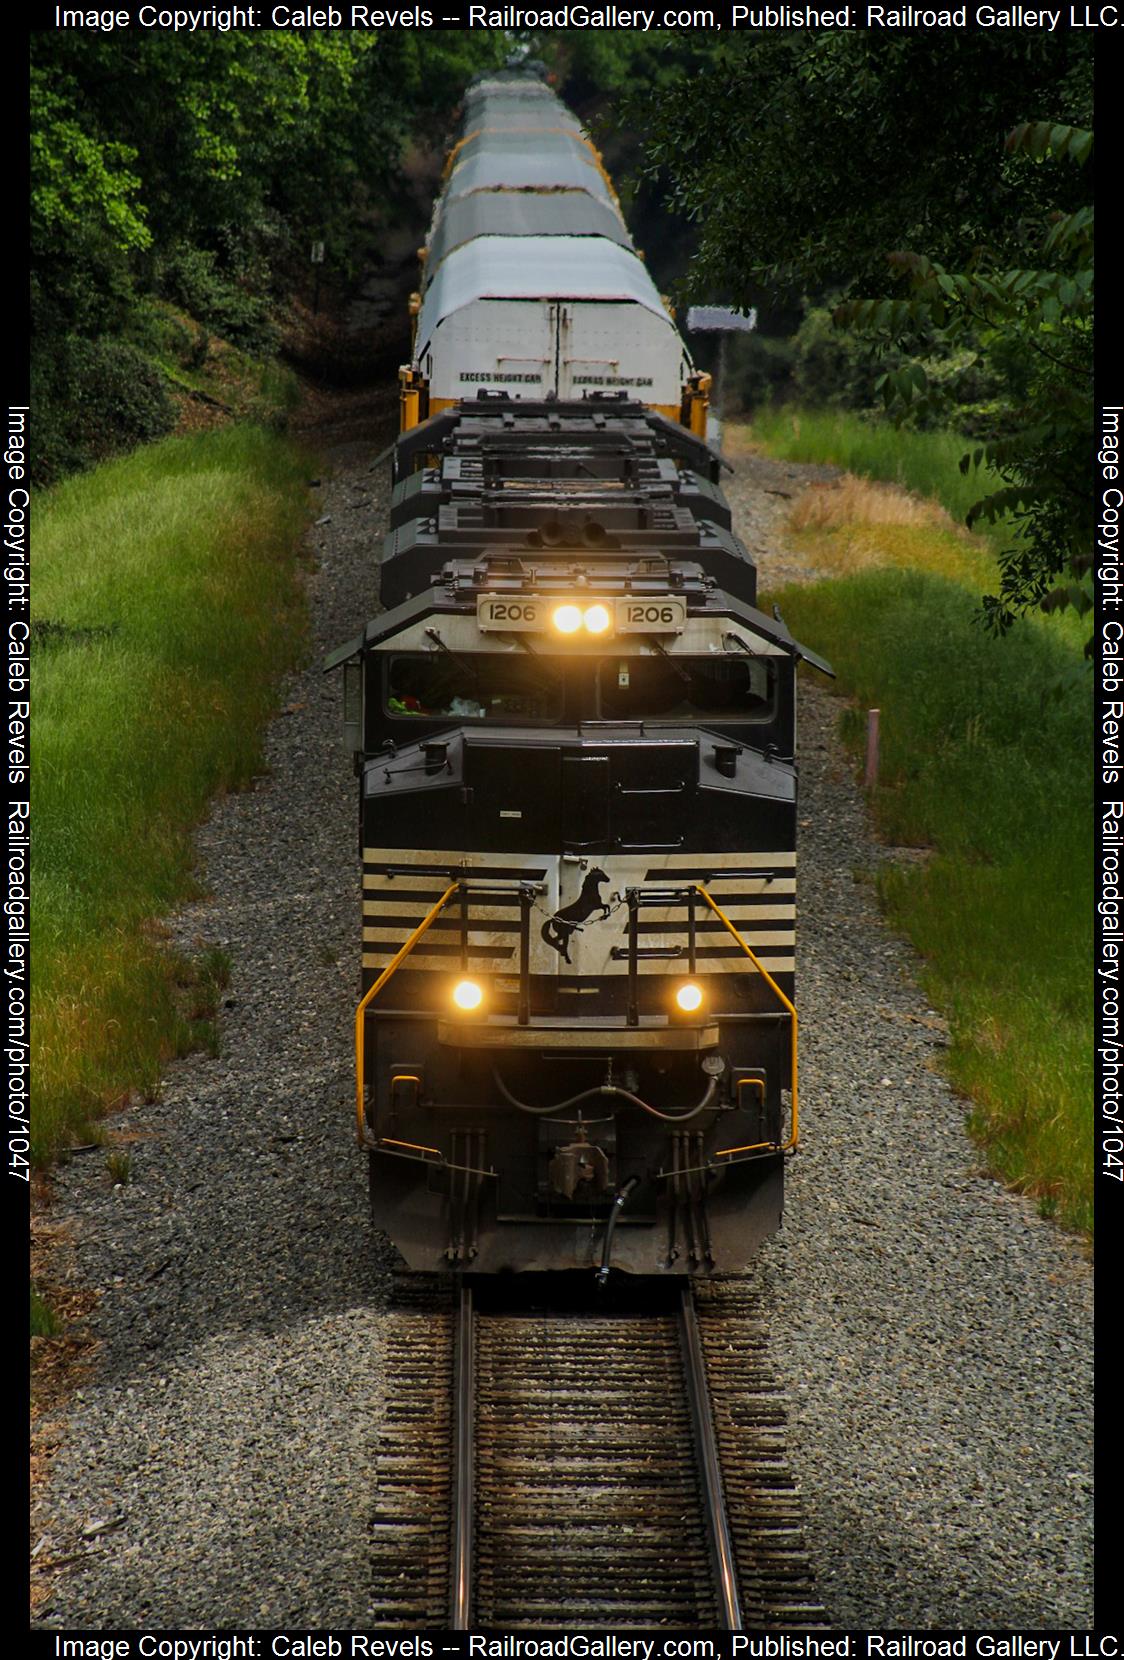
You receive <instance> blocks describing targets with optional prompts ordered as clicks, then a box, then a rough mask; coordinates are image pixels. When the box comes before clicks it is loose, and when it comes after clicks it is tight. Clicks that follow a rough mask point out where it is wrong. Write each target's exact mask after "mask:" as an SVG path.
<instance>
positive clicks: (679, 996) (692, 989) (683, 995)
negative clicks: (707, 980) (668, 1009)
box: [675, 980, 703, 1014]
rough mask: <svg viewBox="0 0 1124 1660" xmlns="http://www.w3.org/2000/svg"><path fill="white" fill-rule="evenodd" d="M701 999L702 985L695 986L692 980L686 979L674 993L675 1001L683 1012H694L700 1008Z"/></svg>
mask: <svg viewBox="0 0 1124 1660" xmlns="http://www.w3.org/2000/svg"><path fill="white" fill-rule="evenodd" d="M702 1000H703V994H702V987H701V986H696V985H695V983H694V981H693V980H688V981H686V982H685V984H683V985H681V986H680V987H679V990H678V991H677V992H676V993H675V1001H676V1002H677V1003H678V1004H679V1007H680V1008H681V1009H682V1010H683V1013H684V1014H694V1013H695V1011H696V1010H697V1009H701V1008H702Z"/></svg>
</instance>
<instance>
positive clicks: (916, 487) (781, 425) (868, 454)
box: [751, 408, 1010, 539]
mask: <svg viewBox="0 0 1124 1660" xmlns="http://www.w3.org/2000/svg"><path fill="white" fill-rule="evenodd" d="M751 430H752V435H753V437H754V438H755V439H756V440H758V441H759V442H760V443H761V444H763V445H764V446H765V448H766V449H767V450H768V452H769V454H770V455H775V456H777V457H779V458H780V459H781V460H785V461H827V462H831V463H832V464H833V465H834V466H836V467H845V468H846V469H847V471H848V472H851V473H861V474H862V475H863V476H864V477H866V478H878V479H883V480H884V481H885V482H886V483H887V484H898V485H900V486H901V487H902V489H904V490H913V491H915V492H916V493H917V494H918V495H920V496H932V497H933V499H934V500H935V501H939V502H940V503H941V505H942V507H944V508H945V509H946V510H947V512H949V513H950V514H951V515H952V517H953V518H954V519H955V520H956V521H957V523H958V524H961V525H962V524H963V523H964V520H965V517H966V515H967V512H968V509H969V508H970V507H971V506H972V504H973V502H976V501H978V500H979V498H980V497H981V496H983V495H986V494H987V493H988V491H989V490H993V489H995V488H996V487H997V480H996V478H995V476H994V474H992V473H991V471H990V470H989V469H986V468H985V469H982V470H981V471H978V472H977V471H976V470H975V469H973V470H972V471H970V472H969V473H967V474H965V473H962V472H961V471H960V457H961V456H962V455H964V454H965V453H966V452H967V451H968V450H971V449H974V448H976V447H977V446H976V445H974V444H973V442H972V440H971V439H969V438H962V437H961V436H960V435H959V433H955V432H911V431H910V430H909V429H908V428H904V427H900V428H899V427H895V426H894V424H893V422H892V421H886V420H879V419H878V418H876V417H870V418H864V417H863V416H861V415H859V414H857V413H855V412H854V411H851V410H830V409H829V410H812V409H791V408H766V409H762V410H760V411H759V412H757V413H755V414H754V416H753V421H752V426H751ZM992 534H994V535H1000V536H1004V537H1005V538H1006V539H1009V536H1010V531H1009V529H1006V530H1005V529H1004V528H1003V527H1002V526H1000V527H999V528H998V529H997V530H995V531H994V532H989V533H988V537H987V538H981V539H990V536H991V535H992Z"/></svg>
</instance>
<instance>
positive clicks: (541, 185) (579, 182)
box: [445, 139, 613, 202]
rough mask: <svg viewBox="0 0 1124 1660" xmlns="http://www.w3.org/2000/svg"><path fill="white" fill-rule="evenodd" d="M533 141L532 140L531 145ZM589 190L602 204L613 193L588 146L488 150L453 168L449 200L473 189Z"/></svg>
mask: <svg viewBox="0 0 1124 1660" xmlns="http://www.w3.org/2000/svg"><path fill="white" fill-rule="evenodd" d="M530 142H531V140H530V139H528V143H530ZM552 188H553V189H557V190H587V191H588V192H589V193H590V195H591V196H596V197H597V198H598V200H599V201H603V202H612V200H613V194H612V191H611V190H610V188H609V186H608V185H607V184H606V182H605V180H604V178H603V177H602V175H601V172H600V170H599V169H598V167H597V164H596V162H595V161H594V159H593V156H592V154H591V153H590V152H589V151H588V150H587V149H586V147H585V146H584V145H580V146H575V147H574V149H573V150H572V151H570V152H569V153H566V152H565V151H552V150H545V151H538V152H535V151H527V150H526V149H507V148H504V149H501V150H485V151H481V152H478V153H476V154H474V155H471V156H467V157H466V158H465V160H464V161H462V162H460V163H459V164H458V165H457V166H456V167H454V168H453V171H452V173H451V174H450V175H449V183H448V185H447V186H446V189H445V200H446V201H449V200H451V199H452V198H453V197H454V196H464V195H466V194H467V193H468V192H469V191H470V190H550V189H552Z"/></svg>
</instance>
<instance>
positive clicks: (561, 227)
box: [425, 190, 632, 288]
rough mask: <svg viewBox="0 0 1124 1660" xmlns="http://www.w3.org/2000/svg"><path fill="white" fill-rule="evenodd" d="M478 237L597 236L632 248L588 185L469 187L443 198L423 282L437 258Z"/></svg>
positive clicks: (609, 210)
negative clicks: (585, 187)
mask: <svg viewBox="0 0 1124 1660" xmlns="http://www.w3.org/2000/svg"><path fill="white" fill-rule="evenodd" d="M478 236H520V237H523V236H552V237H553V236H602V237H607V238H608V240H609V241H610V242H617V243H619V244H620V246H621V247H622V248H631V247H632V239H631V238H630V236H629V234H628V231H627V230H626V229H625V225H624V221H623V220H622V219H621V216H620V214H619V213H618V212H617V210H616V208H615V207H613V206H611V205H610V203H608V202H602V201H599V200H598V199H597V198H596V197H595V196H591V195H590V194H589V192H588V191H587V190H550V191H545V192H544V191H539V190H474V191H473V192H472V193H471V195H468V196H454V197H453V199H452V201H450V202H446V203H445V205H444V207H443V209H442V211H441V213H440V214H439V215H438V217H437V219H436V220H435V222H434V226H433V230H432V233H431V234H430V238H429V244H428V247H429V255H428V258H427V260H426V265H425V286H426V287H427V288H428V287H429V285H430V283H431V282H432V281H433V278H434V276H435V274H436V272H437V269H438V267H439V266H440V264H441V262H442V260H444V259H446V258H447V257H448V255H449V254H451V253H452V252H453V250H454V249H455V248H461V247H463V246H464V244H465V243H466V242H471V241H473V240H474V239H475V238H476V237H478Z"/></svg>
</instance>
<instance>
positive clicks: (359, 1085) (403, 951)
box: [355, 882, 461, 1147]
mask: <svg viewBox="0 0 1124 1660" xmlns="http://www.w3.org/2000/svg"><path fill="white" fill-rule="evenodd" d="M460 885H461V884H460V883H459V882H453V883H452V884H451V885H450V886H449V887H447V888H446V889H445V892H444V893H443V894H442V895H441V897H440V899H439V900H438V901H437V903H436V905H434V906H433V908H432V909H431V910H430V911H428V912H427V913H426V915H425V916H424V917H423V918H422V920H421V922H419V923H418V925H417V927H416V928H415V929H414V931H413V933H412V934H411V935H410V937H409V939H408V940H407V941H406V943H405V945H403V946H402V947H401V948H400V949H399V950H398V951H396V952H395V954H394V956H393V957H392V958H391V959H390V961H389V962H388V963H387V965H386V967H385V968H384V969H383V971H382V973H381V974H380V975H379V977H378V979H377V980H376V981H375V983H374V985H373V986H371V987H370V988H369V989H368V990H367V991H366V993H365V994H364V996H363V1001H362V1002H361V1003H360V1005H359V1007H358V1008H357V1009H356V1011H355V1122H356V1129H357V1131H358V1134H359V1145H360V1146H361V1147H365V1146H366V1145H367V1138H366V1136H365V1134H364V1129H365V1123H364V1114H363V1071H364V1060H365V1055H364V1032H365V1029H366V1022H365V1021H364V1018H363V1017H364V1015H365V1014H366V1012H367V1005H368V1003H371V1002H373V1001H374V999H375V998H376V997H377V996H378V994H379V992H380V991H381V990H382V988H383V987H384V986H385V985H386V982H387V981H388V980H389V979H390V977H391V975H393V974H395V973H396V972H397V970H398V968H399V967H400V965H401V964H402V963H403V962H404V961H405V959H406V958H407V957H408V956H409V955H410V952H411V951H412V950H413V949H414V946H415V945H416V944H417V943H418V941H419V940H420V939H421V937H422V935H423V934H424V933H425V931H426V929H427V928H428V927H429V925H430V923H432V922H433V921H434V919H435V918H436V917H437V915H438V914H439V913H440V912H441V911H443V910H444V909H445V906H446V905H447V904H448V903H449V901H450V899H452V897H453V895H454V894H455V893H456V892H457V891H458V889H459V888H460Z"/></svg>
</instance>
